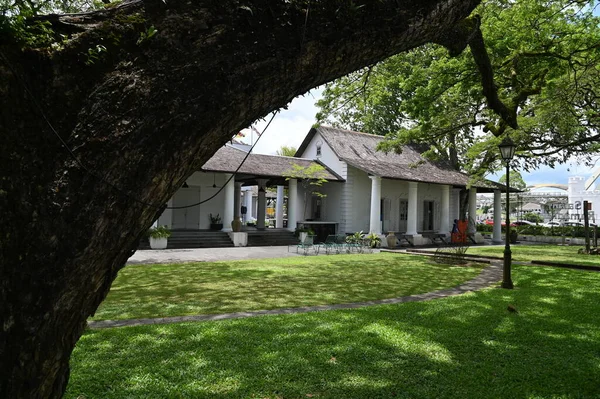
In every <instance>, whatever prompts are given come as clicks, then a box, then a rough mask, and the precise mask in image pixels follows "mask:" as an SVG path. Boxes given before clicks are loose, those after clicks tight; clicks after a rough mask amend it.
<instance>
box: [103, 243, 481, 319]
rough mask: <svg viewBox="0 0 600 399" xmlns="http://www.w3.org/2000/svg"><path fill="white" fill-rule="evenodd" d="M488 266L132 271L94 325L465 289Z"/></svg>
mask: <svg viewBox="0 0 600 399" xmlns="http://www.w3.org/2000/svg"><path fill="white" fill-rule="evenodd" d="M481 268H482V266H480V265H477V266H473V267H448V266H445V265H438V264H432V262H431V260H430V259H428V258H424V257H419V256H397V255H394V254H385V255H379V256H375V255H355V256H352V255H339V256H335V255H332V256H323V257H314V258H311V259H306V258H293V259H289V258H288V259H283V260H281V259H280V260H266V261H251V262H216V263H206V262H203V263H197V264H185V265H152V266H134V267H131V266H130V267H128V268H125V269H124V270H123V271H122V272H121V273H120V274H119V277H118V278H117V280H116V281H115V283H114V285H113V288H112V289H111V292H110V293H109V295H108V297H107V298H106V300H105V301H104V302H103V303H102V305H101V306H100V308H99V309H98V312H97V313H96V316H95V317H94V318H93V319H94V320H106V319H113V320H114V319H132V318H146V317H167V316H184V315H196V314H215V313H228V312H236V311H251V310H266V309H275V308H285V307H301V306H312V305H325V304H336V303H348V302H360V301H367V300H376V299H387V298H395V297H401V296H406V295H412V294H421V293H425V292H430V291H435V290H438V289H443V288H449V287H454V286H457V285H459V284H461V283H463V282H465V281H467V280H469V279H471V278H474V277H476V276H477V275H478V274H479V272H480V271H481Z"/></svg>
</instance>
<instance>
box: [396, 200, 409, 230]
mask: <svg viewBox="0 0 600 399" xmlns="http://www.w3.org/2000/svg"><path fill="white" fill-rule="evenodd" d="M407 219H408V201H407V200H403V199H401V200H400V205H399V207H398V231H399V232H401V233H406V220H407Z"/></svg>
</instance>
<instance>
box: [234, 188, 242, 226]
mask: <svg viewBox="0 0 600 399" xmlns="http://www.w3.org/2000/svg"><path fill="white" fill-rule="evenodd" d="M233 194H234V195H233V217H234V218H239V217H240V216H241V209H240V208H241V206H242V183H241V182H236V183H235V190H234V193H233Z"/></svg>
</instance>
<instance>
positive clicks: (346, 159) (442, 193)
mask: <svg viewBox="0 0 600 399" xmlns="http://www.w3.org/2000/svg"><path fill="white" fill-rule="evenodd" d="M382 140H383V137H381V136H375V135H370V134H365V133H358V132H353V131H347V130H341V129H335V128H331V127H325V126H321V127H318V128H313V129H311V130H310V132H309V133H308V134H307V136H306V138H305V139H304V141H303V142H302V144H301V146H300V148H299V149H298V151H297V153H296V155H295V157H281V156H271V155H259V154H248V153H247V152H246V151H244V149H241V148H234V147H233V146H230V145H227V146H225V147H223V148H221V149H220V150H219V151H218V152H217V153H216V154H215V155H214V156H213V157H212V158H211V159H210V160H209V161H208V162H207V163H206V164H204V165H203V166H202V167H201V168H200V170H199V171H197V172H195V173H194V174H193V175H192V176H190V178H188V179H187V181H186V184H185V185H184V187H182V188H181V189H180V190H179V191H178V192H177V193H176V194H175V195H174V196H173V198H172V199H171V200H170V201H169V204H168V205H169V208H171V209H167V210H166V211H165V212H164V213H163V215H161V217H160V218H159V220H158V223H159V224H160V225H167V226H170V227H171V228H172V229H173V230H205V229H209V228H210V224H211V223H210V218H209V216H210V214H212V215H213V216H214V215H216V214H219V215H220V216H221V218H222V221H223V227H222V230H223V231H225V232H230V231H231V221H232V220H234V218H238V217H242V216H243V215H242V212H241V211H242V209H244V210H245V211H246V213H250V214H251V215H255V217H256V222H257V223H256V228H257V229H258V230H262V229H265V227H266V226H265V219H266V201H267V199H266V194H265V192H266V188H267V187H273V188H274V187H277V190H276V192H277V196H276V198H277V200H276V204H277V206H276V212H275V223H274V225H275V226H274V227H275V229H280V230H281V231H282V233H283V231H284V230H287V231H294V230H295V229H296V228H297V227H298V226H304V227H310V228H312V229H313V230H315V231H316V232H317V235H318V236H319V238H320V239H324V237H325V236H326V235H327V234H333V233H336V234H339V233H353V232H356V231H363V232H365V233H366V232H373V233H377V234H382V233H386V232H389V231H393V232H396V233H399V234H401V235H402V237H404V238H406V239H407V241H409V242H410V243H411V244H413V245H421V244H426V243H429V242H431V239H433V238H434V237H435V235H438V236H439V235H440V234H441V235H443V236H449V235H450V232H451V231H452V227H453V221H454V220H455V219H458V218H459V214H460V205H461V199H460V198H461V195H460V194H461V191H462V192H463V193H464V192H465V190H467V189H468V196H467V198H468V204H469V205H468V214H470V215H471V218H473V219H474V217H475V214H476V200H475V199H476V193H477V192H478V191H479V192H488V193H491V192H493V193H494V203H495V205H497V207H498V208H499V207H500V193H501V190H503V189H504V186H503V185H500V184H498V183H495V182H491V181H484V182H475V183H473V184H471V182H470V180H469V176H467V175H465V174H463V173H460V172H457V171H455V170H453V169H451V168H450V167H448V166H446V165H444V164H443V163H434V162H432V161H429V160H427V159H425V158H424V157H422V156H421V152H420V151H419V149H418V148H417V147H415V146H405V147H403V149H402V152H401V153H396V152H389V153H384V152H381V151H378V150H377V146H378V144H379V143H380V142H381V141H382ZM294 165H298V166H294ZM314 165H321V166H322V167H323V171H322V172H321V173H322V177H323V178H324V179H325V180H326V183H324V184H323V185H322V186H320V187H318V188H315V187H313V186H311V185H310V184H308V183H309V182H308V179H299V178H294V176H296V177H298V175H297V174H296V175H294V170H297V169H299V168H302V169H307V168H314ZM470 184H471V185H470ZM251 186H257V187H258V189H257V190H256V189H255V190H254V191H255V192H256V193H257V195H258V198H257V199H254V200H253V196H252V192H253V191H252V190H250V189H248V187H251ZM284 187H287V192H288V193H287V204H286V207H285V208H286V209H287V226H286V227H285V229H284V206H283V205H284V202H285V200H284V197H285V196H284ZM314 191H318V192H319V194H313V192H314ZM211 197H212V198H211ZM463 197H464V196H463ZM209 198H210V199H209ZM196 203H199V205H197V206H192V207H185V206H187V205H191V204H196ZM242 207H244V208H242ZM496 217H498V220H496V223H495V229H494V237H493V238H494V241H496V242H501V238H500V220H499V216H496ZM275 229H269V230H275ZM471 232H472V233H474V227H472V230H471ZM384 241H385V240H384Z"/></svg>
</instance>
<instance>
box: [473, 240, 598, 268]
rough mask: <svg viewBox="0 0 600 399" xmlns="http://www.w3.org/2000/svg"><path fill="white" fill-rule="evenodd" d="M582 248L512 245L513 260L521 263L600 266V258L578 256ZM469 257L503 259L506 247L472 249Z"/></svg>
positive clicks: (596, 256)
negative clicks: (543, 262) (538, 262)
mask: <svg viewBox="0 0 600 399" xmlns="http://www.w3.org/2000/svg"><path fill="white" fill-rule="evenodd" d="M579 248H581V246H558V245H521V244H519V245H511V247H510V249H511V252H512V258H513V260H515V261H519V262H530V261H532V260H540V261H549V262H561V263H571V264H577V265H589V266H600V256H598V255H584V254H578V253H577V251H578V250H579ZM467 254H469V255H487V256H497V257H499V258H502V256H503V254H504V245H497V246H491V247H471V248H469V250H468V251H467Z"/></svg>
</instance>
